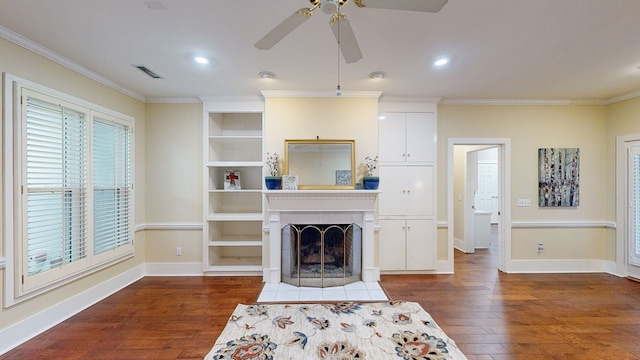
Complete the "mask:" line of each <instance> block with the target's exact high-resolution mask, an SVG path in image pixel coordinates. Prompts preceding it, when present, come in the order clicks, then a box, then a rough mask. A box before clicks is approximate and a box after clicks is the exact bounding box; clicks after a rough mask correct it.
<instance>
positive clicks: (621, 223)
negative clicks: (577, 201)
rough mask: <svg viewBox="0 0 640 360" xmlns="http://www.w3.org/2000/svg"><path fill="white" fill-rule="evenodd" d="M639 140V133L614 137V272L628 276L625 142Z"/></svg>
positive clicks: (627, 186) (627, 174)
mask: <svg viewBox="0 0 640 360" xmlns="http://www.w3.org/2000/svg"><path fill="white" fill-rule="evenodd" d="M638 140H640V134H629V135H623V136H617V137H616V223H617V224H618V231H616V271H614V273H615V274H619V275H620V276H628V275H629V270H628V266H629V265H628V256H629V246H628V240H627V234H628V231H629V230H628V229H629V220H628V219H627V216H628V211H627V209H628V206H629V199H628V196H627V191H628V188H629V184H628V178H629V173H628V172H629V170H628V168H627V156H628V155H627V143H628V142H634V141H638Z"/></svg>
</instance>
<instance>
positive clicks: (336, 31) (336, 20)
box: [329, 13, 362, 64]
mask: <svg viewBox="0 0 640 360" xmlns="http://www.w3.org/2000/svg"><path fill="white" fill-rule="evenodd" d="M329 24H330V25H331V30H333V35H334V36H335V37H336V41H337V42H338V46H340V51H341V52H342V56H343V57H344V60H345V61H346V62H347V64H350V63H354V62H356V61H358V60H360V59H362V52H360V46H358V41H357V40H356V35H355V34H354V33H353V29H352V28H351V24H349V20H348V19H347V16H346V15H345V14H342V13H335V14H333V16H332V17H331V21H330V22H329Z"/></svg>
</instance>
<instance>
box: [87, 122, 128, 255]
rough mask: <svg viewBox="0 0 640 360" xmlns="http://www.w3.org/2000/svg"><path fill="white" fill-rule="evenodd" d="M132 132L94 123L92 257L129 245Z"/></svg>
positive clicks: (106, 123) (125, 128)
mask: <svg viewBox="0 0 640 360" xmlns="http://www.w3.org/2000/svg"><path fill="white" fill-rule="evenodd" d="M130 150H131V130H130V128H129V127H127V126H124V125H122V124H119V123H116V122H113V121H108V120H104V119H99V118H95V119H94V121H93V198H94V200H93V201H94V205H93V212H94V217H93V219H94V221H93V224H94V226H93V232H94V248H93V251H94V254H95V255H98V254H101V253H104V252H106V251H109V250H114V249H116V248H118V247H120V246H123V245H126V244H131V243H132V238H131V233H132V231H131V230H132V224H131V201H132V199H131V196H132V185H131V159H130V153H131V152H130Z"/></svg>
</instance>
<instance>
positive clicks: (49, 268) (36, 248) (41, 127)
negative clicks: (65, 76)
mask: <svg viewBox="0 0 640 360" xmlns="http://www.w3.org/2000/svg"><path fill="white" fill-rule="evenodd" d="M13 85H14V86H15V90H16V91H15V92H14V93H15V94H16V95H17V97H18V98H19V99H17V101H16V102H15V103H14V106H13V109H15V114H16V116H14V117H13V118H14V122H13V126H12V132H13V133H14V135H13V142H14V143H13V146H12V147H11V149H10V150H11V151H12V152H13V157H12V158H13V162H14V165H13V169H15V173H14V174H13V184H14V186H13V192H14V196H12V198H13V202H14V204H13V205H14V206H13V207H11V206H10V204H8V205H7V206H6V208H5V209H6V210H7V211H9V212H12V223H13V225H14V229H13V232H14V236H13V238H14V243H13V244H12V245H13V249H14V252H15V253H16V255H17V256H15V257H13V258H14V259H15V260H16V263H15V264H14V265H13V266H12V269H13V272H14V276H13V278H14V280H15V283H16V284H18V286H14V289H15V294H14V296H15V299H21V298H22V297H28V296H29V295H31V294H34V293H40V292H42V291H45V290H47V289H50V288H52V287H55V286H57V285H59V284H62V283H65V282H67V281H70V280H71V279H74V278H77V277H78V276H81V275H83V274H86V273H89V272H91V271H94V270H96V269H99V268H102V267H104V266H108V265H110V264H113V263H115V262H117V261H120V260H122V259H125V258H128V257H130V256H133V250H134V246H133V243H134V240H133V239H134V232H133V199H134V197H133V182H132V168H133V161H132V152H133V138H132V134H133V119H132V118H130V117H128V116H126V115H122V114H118V113H116V112H114V111H111V110H108V109H103V108H100V107H99V106H97V105H93V104H89V103H87V102H84V101H82V100H79V99H75V98H72V97H70V96H68V95H64V94H60V93H57V92H55V91H54V90H50V89H46V88H43V87H41V86H38V85H34V84H32V85H31V86H29V85H24V84H22V83H19V82H14V84H13ZM8 118H10V117H8ZM5 139H6V138H5ZM6 147H7V144H5V149H6ZM5 166H6V167H5V172H6V170H7V168H8V165H7V164H5ZM5 179H7V178H6V177H5ZM8 258H9V257H8ZM8 265H9V264H8ZM7 267H8V268H9V266H7ZM8 289H9V286H8ZM12 292H13V291H12Z"/></svg>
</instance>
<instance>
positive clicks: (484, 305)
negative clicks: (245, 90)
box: [0, 250, 640, 360]
mask: <svg viewBox="0 0 640 360" xmlns="http://www.w3.org/2000/svg"><path fill="white" fill-rule="evenodd" d="M493 252H494V251H493V250H480V251H478V252H477V253H476V254H468V255H465V254H461V253H456V255H455V272H456V273H455V275H398V276H395V275H394V276H383V277H382V281H381V284H382V287H383V288H384V289H385V290H386V291H387V293H388V294H389V296H390V297H391V298H392V299H394V300H407V301H415V302H419V303H420V304H421V305H422V307H423V308H424V309H425V310H427V311H428V312H429V313H431V315H433V317H434V318H435V320H436V321H437V322H438V324H439V325H440V326H441V327H442V328H443V329H444V331H445V332H446V333H447V334H448V335H449V336H451V337H452V338H453V339H454V340H455V341H456V343H457V344H458V346H459V347H460V349H461V350H462V351H463V352H464V353H465V354H466V355H467V357H468V358H469V359H470V360H473V359H482V360H485V359H495V360H502V359H527V360H530V359H580V360H588V359H616V360H620V359H623V360H624V359H640V284H639V283H636V282H633V281H629V280H626V279H621V278H618V277H615V276H612V275H606V274H543V275H514V274H502V273H499V272H498V271H497V270H496V268H497V266H496V261H495V256H494V255H495V254H494V253H493ZM261 288H262V283H261V279H260V278H257V277H254V278H237V277H225V278H219V277H146V278H144V279H142V280H140V281H138V282H136V283H134V284H132V285H131V286H128V287H127V288H125V289H123V290H122V291H119V292H118V293H116V294H114V295H113V296H111V297H109V298H107V299H105V300H104V301H101V302H100V303H98V304H96V305H95V306H92V307H91V308H89V309H87V310H85V311H83V312H81V313H80V314H78V315H76V316H74V317H72V318H70V319H68V320H67V321H65V322H63V323H61V324H60V325H58V326H56V327H54V328H53V329H51V330H49V331H47V332H45V333H43V334H41V335H40V336H38V337H36V338H34V339H33V340H31V341H29V342H27V343H25V344H23V345H21V346H19V347H18V348H16V349H14V350H12V351H10V352H8V353H6V354H5V355H4V356H0V359H2V360H9V359H48V360H51V359H65V360H67V359H111V360H116V359H128V360H129V359H202V358H203V357H204V355H205V354H206V353H207V352H208V351H209V349H210V348H211V346H212V345H213V342H214V340H215V339H216V338H217V336H218V335H219V333H220V332H221V331H222V328H223V327H224V325H225V323H226V321H227V318H228V317H229V315H230V314H231V312H232V311H233V309H234V308H235V306H236V305H237V304H238V303H252V302H254V301H255V300H256V299H257V297H258V294H259V293H260V290H261ZM275 360H283V359H275ZM373 360H378V359H373Z"/></svg>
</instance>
